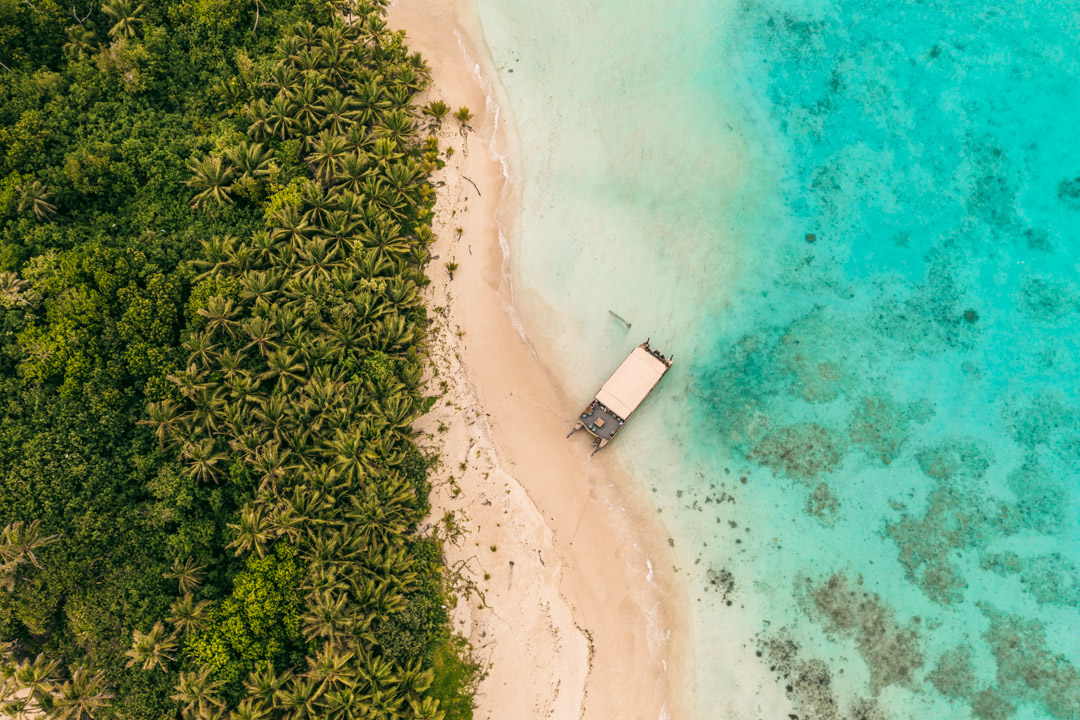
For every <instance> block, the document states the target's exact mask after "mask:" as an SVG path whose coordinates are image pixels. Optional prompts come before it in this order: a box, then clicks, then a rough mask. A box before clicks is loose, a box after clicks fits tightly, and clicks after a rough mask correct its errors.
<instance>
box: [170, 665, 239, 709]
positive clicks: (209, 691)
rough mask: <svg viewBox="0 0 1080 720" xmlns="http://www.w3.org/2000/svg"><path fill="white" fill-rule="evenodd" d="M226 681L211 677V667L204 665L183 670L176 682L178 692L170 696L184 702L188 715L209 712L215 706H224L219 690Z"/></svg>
mask: <svg viewBox="0 0 1080 720" xmlns="http://www.w3.org/2000/svg"><path fill="white" fill-rule="evenodd" d="M224 684H225V683H224V682H223V681H221V680H211V679H210V668H209V667H207V666H205V665H204V666H203V667H201V668H199V670H198V671H195V672H181V673H180V679H179V681H178V682H177V683H176V694H174V695H170V697H171V698H172V699H173V700H175V701H176V702H178V703H183V708H182V711H183V713H184V715H185V716H186V717H191V716H193V715H198V714H202V713H208V712H210V711H211V710H213V709H214V708H220V707H223V703H222V702H221V701H220V700H218V698H217V691H218V689H219V688H221V686H222V685H224Z"/></svg>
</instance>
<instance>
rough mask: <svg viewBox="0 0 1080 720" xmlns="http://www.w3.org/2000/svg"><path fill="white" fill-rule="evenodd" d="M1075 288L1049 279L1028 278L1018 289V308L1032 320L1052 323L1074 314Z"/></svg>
mask: <svg viewBox="0 0 1080 720" xmlns="http://www.w3.org/2000/svg"><path fill="white" fill-rule="evenodd" d="M1078 305H1080V293H1078V292H1077V289H1076V286H1075V285H1073V284H1071V283H1065V282H1064V281H1062V280H1058V279H1056V278H1051V277H1030V278H1028V279H1027V280H1026V281H1025V282H1024V285H1023V287H1022V288H1021V289H1020V307H1021V308H1022V309H1023V310H1024V312H1025V314H1027V316H1028V317H1030V318H1031V319H1032V320H1043V321H1053V320H1058V319H1060V318H1061V317H1063V316H1064V315H1067V314H1070V313H1073V312H1076V310H1077V307H1078Z"/></svg>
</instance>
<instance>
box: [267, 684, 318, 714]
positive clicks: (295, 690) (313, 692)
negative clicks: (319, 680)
mask: <svg viewBox="0 0 1080 720" xmlns="http://www.w3.org/2000/svg"><path fill="white" fill-rule="evenodd" d="M319 695H320V693H319V691H318V689H317V688H316V683H315V681H314V680H312V679H310V678H306V677H293V678H291V679H290V681H289V683H288V685H287V686H286V687H283V688H282V689H281V690H278V693H277V698H278V704H279V705H280V706H281V708H282V709H283V710H284V711H285V712H286V713H287V715H288V717H289V719H290V720H314V719H315V718H319V717H321V713H320V712H319V703H318V701H319Z"/></svg>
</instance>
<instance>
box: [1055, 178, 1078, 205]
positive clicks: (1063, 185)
mask: <svg viewBox="0 0 1080 720" xmlns="http://www.w3.org/2000/svg"><path fill="white" fill-rule="evenodd" d="M1058 200H1060V201H1061V203H1062V204H1063V205H1064V206H1065V207H1067V208H1069V209H1070V210H1080V177H1075V178H1070V179H1068V180H1062V181H1061V182H1060V183H1058Z"/></svg>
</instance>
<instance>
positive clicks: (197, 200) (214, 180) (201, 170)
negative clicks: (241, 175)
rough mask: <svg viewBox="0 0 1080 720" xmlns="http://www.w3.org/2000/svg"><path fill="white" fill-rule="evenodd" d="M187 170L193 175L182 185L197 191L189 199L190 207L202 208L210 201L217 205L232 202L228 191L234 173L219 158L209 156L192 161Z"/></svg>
mask: <svg viewBox="0 0 1080 720" xmlns="http://www.w3.org/2000/svg"><path fill="white" fill-rule="evenodd" d="M188 168H189V169H190V170H191V172H192V173H194V174H193V175H192V177H191V179H190V180H186V181H185V182H184V184H185V185H187V186H189V187H192V188H194V189H195V190H198V191H199V192H198V194H197V195H195V197H193V198H192V199H191V206H192V207H194V208H204V207H206V205H207V204H208V203H209V202H211V201H213V202H214V203H216V204H217V205H224V204H226V203H231V202H232V198H231V197H230V196H229V191H230V190H231V189H232V181H233V178H234V177H235V176H236V173H235V171H234V170H233V169H232V167H230V166H229V164H228V163H227V162H225V161H224V160H223V159H222V158H221V157H220V156H218V155H211V156H209V157H205V158H203V159H202V160H196V161H193V162H191V163H189V164H188Z"/></svg>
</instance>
